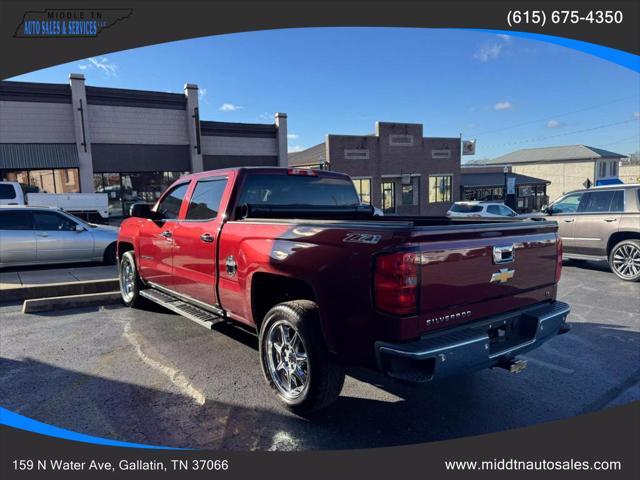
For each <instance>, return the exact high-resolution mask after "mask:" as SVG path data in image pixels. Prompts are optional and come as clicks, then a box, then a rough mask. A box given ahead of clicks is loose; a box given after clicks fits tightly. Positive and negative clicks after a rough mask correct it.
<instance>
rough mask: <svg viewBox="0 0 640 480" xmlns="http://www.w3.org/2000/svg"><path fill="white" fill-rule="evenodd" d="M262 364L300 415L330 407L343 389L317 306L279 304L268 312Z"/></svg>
mask: <svg viewBox="0 0 640 480" xmlns="http://www.w3.org/2000/svg"><path fill="white" fill-rule="evenodd" d="M260 360H261V364H262V371H263V373H264V376H265V378H266V380H267V383H268V384H269V386H270V387H271V388H272V389H273V391H274V392H275V394H276V395H277V396H278V398H279V399H280V400H281V401H282V402H283V403H284V405H285V406H286V407H287V408H288V409H289V410H291V411H292V412H294V413H297V414H299V415H306V414H309V413H311V412H314V411H317V410H320V409H322V408H325V407H327V406H328V405H330V404H331V403H332V402H333V401H334V400H335V399H336V398H337V397H338V396H339V395H340V391H341V390H342V386H343V385H344V376H345V375H344V369H343V368H342V366H341V365H339V364H338V363H337V362H336V360H335V359H334V358H333V357H332V355H331V354H330V352H329V351H328V350H327V347H326V345H325V343H324V338H323V335H322V331H321V329H320V319H319V318H318V306H317V305H316V304H315V303H313V302H311V301H309V300H295V301H291V302H285V303H280V304H278V305H276V306H275V307H273V308H272V309H271V310H269V312H267V314H266V316H265V319H264V321H263V322H262V326H261V328H260Z"/></svg>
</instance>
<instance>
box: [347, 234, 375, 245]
mask: <svg viewBox="0 0 640 480" xmlns="http://www.w3.org/2000/svg"><path fill="white" fill-rule="evenodd" d="M381 238H382V236H381V235H374V234H371V233H347V236H346V237H344V240H342V241H343V242H346V243H369V244H376V243H378V242H379V241H380V239H381Z"/></svg>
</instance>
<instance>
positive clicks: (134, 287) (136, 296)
mask: <svg viewBox="0 0 640 480" xmlns="http://www.w3.org/2000/svg"><path fill="white" fill-rule="evenodd" d="M118 280H119V283H120V295H121V296H122V301H123V302H124V304H125V305H126V306H127V307H133V308H140V307H143V306H144V305H145V299H144V298H143V297H141V296H140V290H141V289H142V286H143V285H142V280H141V279H140V275H139V274H138V269H137V267H136V259H135V256H134V254H133V251H132V250H129V251H128V252H124V253H123V254H122V258H121V259H120V263H118Z"/></svg>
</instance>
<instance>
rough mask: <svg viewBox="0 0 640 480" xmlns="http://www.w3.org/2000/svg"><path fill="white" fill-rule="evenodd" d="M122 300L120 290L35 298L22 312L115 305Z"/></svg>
mask: <svg viewBox="0 0 640 480" xmlns="http://www.w3.org/2000/svg"><path fill="white" fill-rule="evenodd" d="M120 302H122V297H121V296H120V292H119V291H116V292H104V293H87V294H83V295H68V296H65V297H49V298H33V299H30V300H25V301H24V303H23V304H22V313H38V312H48V311H51V310H64V309H67V308H80V307H90V306H94V305H113V304H115V303H120Z"/></svg>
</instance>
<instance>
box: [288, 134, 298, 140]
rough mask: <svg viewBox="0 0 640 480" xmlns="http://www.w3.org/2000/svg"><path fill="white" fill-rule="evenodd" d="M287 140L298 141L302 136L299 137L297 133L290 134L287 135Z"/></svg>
mask: <svg viewBox="0 0 640 480" xmlns="http://www.w3.org/2000/svg"><path fill="white" fill-rule="evenodd" d="M287 138H288V139H289V140H296V139H298V138H300V135H298V134H296V133H290V134H288V135H287Z"/></svg>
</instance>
